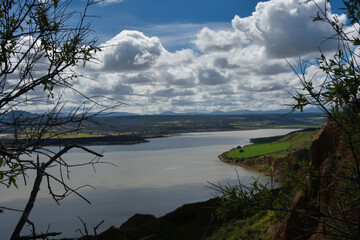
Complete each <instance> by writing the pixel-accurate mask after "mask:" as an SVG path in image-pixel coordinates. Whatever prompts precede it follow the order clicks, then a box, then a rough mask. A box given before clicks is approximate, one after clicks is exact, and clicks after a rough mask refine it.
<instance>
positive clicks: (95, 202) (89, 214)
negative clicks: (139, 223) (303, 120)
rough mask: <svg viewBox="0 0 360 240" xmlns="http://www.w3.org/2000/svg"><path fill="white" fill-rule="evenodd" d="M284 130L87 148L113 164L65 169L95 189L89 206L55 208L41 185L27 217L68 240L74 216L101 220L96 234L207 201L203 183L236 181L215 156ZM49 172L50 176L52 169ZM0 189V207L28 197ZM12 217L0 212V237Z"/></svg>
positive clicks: (89, 192)
mask: <svg viewBox="0 0 360 240" xmlns="http://www.w3.org/2000/svg"><path fill="white" fill-rule="evenodd" d="M290 131H293V130H289V129H287V130H285V129H282V130H280V129H276V130H271V129H266V130H252V131H236V132H215V133H191V134H183V135H180V136H172V137H166V138H156V139H151V141H150V142H149V143H144V144H138V145H130V146H95V147H92V149H94V150H97V151H104V155H105V157H104V158H103V160H104V161H106V162H109V163H112V164H116V165H117V166H118V167H114V166H112V165H100V166H97V168H96V172H93V171H92V168H91V167H81V168H76V169H73V170H72V171H71V181H70V185H71V186H74V187H76V186H81V185H84V184H91V185H92V186H94V187H96V190H94V189H91V188H88V189H84V190H82V191H81V193H82V194H83V195H84V196H85V197H86V198H88V199H89V200H90V201H91V203H92V204H91V205H88V204H87V203H85V202H84V201H83V200H81V199H79V198H78V197H76V196H69V197H68V198H67V199H65V200H64V201H62V202H61V205H60V206H58V205H57V204H55V203H54V201H53V200H52V199H51V198H49V197H48V192H47V191H46V186H45V184H44V186H43V187H42V188H43V189H42V191H41V192H40V198H39V199H38V200H37V202H36V205H35V208H34V210H33V212H32V213H31V215H30V218H31V220H32V221H33V222H34V223H35V224H36V226H37V227H38V229H37V230H38V231H46V229H47V228H48V225H49V224H50V231H62V232H63V233H64V235H62V237H64V236H66V237H73V236H78V233H75V230H76V229H77V228H80V227H81V222H80V221H79V220H78V219H77V216H79V217H81V218H82V219H83V220H84V221H86V222H87V225H88V227H89V229H92V226H95V225H97V224H98V223H99V222H100V221H101V220H103V219H104V220H105V223H104V224H103V225H102V228H101V229H99V231H103V230H105V229H107V228H108V227H110V226H112V225H114V226H120V225H121V223H123V222H124V221H126V220H127V219H128V218H129V217H131V216H132V215H133V214H135V213H150V214H154V215H156V216H161V215H163V214H165V213H167V212H169V211H172V210H174V209H175V208H177V207H179V206H181V205H183V204H185V203H191V202H196V201H204V200H207V199H209V198H211V197H212V193H213V192H212V190H210V189H209V188H207V187H206V185H207V182H212V183H218V182H222V183H226V182H230V183H231V182H232V183H236V182H237V177H236V172H235V170H234V166H232V165H229V164H225V163H222V162H220V161H219V160H218V158H217V156H218V155H219V154H221V153H222V152H224V151H226V150H228V149H230V148H232V147H235V146H237V145H242V146H243V145H246V144H249V142H248V140H249V139H250V138H254V137H265V136H274V135H282V134H286V133H288V132H290ZM88 158H89V155H88V154H85V153H83V152H81V151H78V150H74V151H72V152H71V153H69V154H67V156H66V159H67V160H68V161H69V162H71V163H78V162H82V161H84V160H87V159H88ZM236 169H237V171H238V173H239V176H240V181H241V182H242V183H243V184H250V183H251V182H252V181H253V178H260V179H261V180H262V181H266V180H267V178H266V177H263V176H261V175H259V174H258V173H257V172H254V171H249V170H245V169H243V168H241V167H236ZM52 171H54V173H56V169H53V170H52ZM30 182H31V181H30ZM28 187H29V186H28ZM28 187H27V188H28ZM0 190H1V192H2V194H1V198H0V199H1V202H2V203H1V204H0V205H1V206H6V207H13V208H23V206H24V202H25V197H26V196H27V194H29V190H28V189H26V188H24V187H20V189H19V190H16V189H0ZM5 193H6V194H5ZM18 217H19V214H17V213H9V212H6V213H4V214H0V239H8V238H9V234H10V232H9V231H10V230H12V229H13V228H14V225H15V224H16V220H17V218H18ZM26 234H27V232H26Z"/></svg>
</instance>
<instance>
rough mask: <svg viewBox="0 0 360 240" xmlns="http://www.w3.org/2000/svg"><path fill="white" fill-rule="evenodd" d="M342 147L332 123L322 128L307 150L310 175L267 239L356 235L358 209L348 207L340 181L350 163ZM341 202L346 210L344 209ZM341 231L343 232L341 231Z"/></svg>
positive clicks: (348, 192) (344, 184)
mask: <svg viewBox="0 0 360 240" xmlns="http://www.w3.org/2000/svg"><path fill="white" fill-rule="evenodd" d="M344 145H345V144H344V141H343V140H342V137H341V133H340V130H339V129H338V127H337V126H336V124H335V123H327V124H325V125H324V126H323V127H322V129H321V130H320V132H319V135H318V137H317V139H316V140H315V141H314V142H313V143H312V145H311V147H310V167H311V172H310V173H309V174H308V175H307V178H306V181H305V184H306V185H305V187H304V188H303V189H301V190H299V191H298V192H297V194H296V195H295V197H294V199H293V202H292V208H291V209H290V211H289V212H288V213H287V214H286V216H285V218H284V219H283V220H281V221H280V222H279V223H278V224H277V225H276V226H275V227H274V229H273V232H272V236H271V238H270V239H274V240H275V239H279V238H280V239H289V240H290V239H311V240H315V239H325V235H328V234H334V235H335V234H340V235H341V234H344V235H347V234H348V233H346V231H347V232H352V231H356V229H355V228H356V226H358V224H356V223H357V221H359V211H358V207H356V206H355V207H354V206H350V205H351V201H350V200H351V199H352V196H351V190H349V189H348V188H347V187H348V186H347V184H348V181H347V178H346V177H344V176H346V175H348V174H349V171H351V169H353V167H354V163H353V159H352V157H351V154H350V153H349V152H348V151H347V150H346V148H345V147H344ZM345 200H346V201H348V202H349V204H350V205H349V206H345V204H346V201H345ZM342 204H343V205H342ZM354 221H355V222H354ZM353 223H355V224H353ZM345 224H347V226H345V227H344V225H345ZM343 227H344V229H347V230H342V228H343ZM335 239H338V238H335Z"/></svg>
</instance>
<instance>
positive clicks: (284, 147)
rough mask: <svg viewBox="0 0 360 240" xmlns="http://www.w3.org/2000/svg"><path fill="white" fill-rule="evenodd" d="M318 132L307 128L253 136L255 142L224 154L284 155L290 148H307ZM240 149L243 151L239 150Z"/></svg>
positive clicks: (241, 155) (232, 155)
mask: <svg viewBox="0 0 360 240" xmlns="http://www.w3.org/2000/svg"><path fill="white" fill-rule="evenodd" d="M318 132H319V129H307V130H303V131H299V132H293V133H290V134H287V135H284V136H274V137H266V138H255V139H252V140H251V141H252V142H254V143H255V144H252V145H248V146H245V147H243V148H241V149H232V150H230V151H229V152H228V153H227V154H226V156H227V157H228V158H233V159H242V158H251V157H258V156H263V155H267V154H270V155H271V156H273V157H285V156H287V155H288V154H289V151H290V150H291V151H292V152H295V151H297V150H301V149H309V148H310V145H311V143H312V142H313V141H314V140H315V138H316V136H317V134H318ZM290 147H291V148H290ZM241 150H243V152H240V151H241Z"/></svg>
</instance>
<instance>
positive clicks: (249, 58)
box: [72, 0, 346, 114]
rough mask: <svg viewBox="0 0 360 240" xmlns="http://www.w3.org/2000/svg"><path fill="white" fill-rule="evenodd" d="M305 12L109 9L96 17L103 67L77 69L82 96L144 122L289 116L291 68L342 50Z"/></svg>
mask: <svg viewBox="0 0 360 240" xmlns="http://www.w3.org/2000/svg"><path fill="white" fill-rule="evenodd" d="M315 1H316V2H317V3H318V4H319V5H320V6H323V5H322V4H323V3H324V0H315ZM74 2H75V3H74V4H75V5H72V6H73V7H75V8H79V9H80V8H81V7H82V6H84V1H74ZM300 2H304V1H299V0H270V1H264V2H263V1H255V0H241V1H240V0H226V1H225V0H196V1H193V0H192V1H190V0H183V1H174V0H123V1H121V0H107V1H105V4H101V5H96V6H92V7H91V8H90V12H89V14H91V15H96V16H98V18H92V19H91V23H92V29H93V30H94V32H93V34H94V36H97V37H98V38H99V42H98V44H99V45H100V46H101V47H102V48H103V51H102V52H101V53H99V54H98V56H97V58H98V59H99V60H100V61H99V62H98V63H97V64H88V65H87V67H86V68H79V69H77V70H78V71H79V72H80V73H82V74H84V75H86V76H88V78H87V79H83V80H78V81H77V82H76V84H75V86H77V84H78V85H79V86H78V89H82V91H83V92H84V94H86V95H88V96H92V95H99V94H102V95H104V96H107V97H110V98H113V99H116V100H119V101H122V102H124V103H126V105H123V106H121V107H120V108H119V109H117V111H126V112H133V113H139V114H153V113H161V112H164V111H174V112H182V113H186V112H193V111H197V112H211V111H215V110H221V111H234V110H242V109H248V110H275V109H280V108H288V107H287V106H286V104H288V103H290V102H291V97H290V95H289V92H294V91H295V90H296V89H297V88H298V87H299V83H298V79H297V78H296V76H295V75H294V73H293V72H292V71H291V70H290V66H289V65H288V63H287V62H286V61H285V58H286V59H287V60H288V61H289V62H291V63H293V64H294V65H296V64H297V62H296V61H297V60H298V59H299V58H302V59H309V58H313V57H316V56H318V55H319V47H320V48H321V49H322V50H323V51H325V52H331V51H334V50H335V49H336V43H335V42H331V41H325V42H324V40H325V39H326V38H328V37H330V36H332V35H333V33H334V32H333V30H332V29H331V26H329V25H327V24H325V23H321V22H316V23H313V22H312V17H313V16H315V15H316V12H317V8H316V6H315V5H314V4H313V3H312V2H310V3H303V4H300ZM331 2H334V3H336V4H339V3H340V2H341V1H331ZM336 8H338V5H337V6H335V9H336ZM333 13H339V11H337V10H336V11H333ZM340 20H341V21H346V19H345V17H344V16H343V15H342V16H340ZM316 72H317V69H316V68H315V67H309V68H308V71H307V74H308V75H309V77H312V76H313V75H314V74H315V73H316ZM316 76H317V78H316V79H315V80H317V79H318V81H319V82H321V74H317V75H316ZM89 79H92V80H89ZM104 103H106V100H104Z"/></svg>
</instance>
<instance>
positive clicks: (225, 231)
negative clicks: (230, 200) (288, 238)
mask: <svg viewBox="0 0 360 240" xmlns="http://www.w3.org/2000/svg"><path fill="white" fill-rule="evenodd" d="M276 222H277V219H276V216H275V212H273V211H270V210H265V211H260V212H259V213H257V214H255V215H254V216H252V217H249V218H247V219H244V220H237V221H234V222H231V223H228V224H224V225H223V227H221V228H220V229H219V230H218V231H216V232H215V233H214V234H213V235H212V236H211V237H209V238H207V239H206V240H225V239H226V240H239V239H267V231H268V229H270V228H271V227H273V226H274V225H275V224H276Z"/></svg>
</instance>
